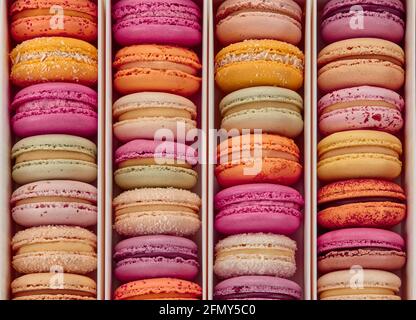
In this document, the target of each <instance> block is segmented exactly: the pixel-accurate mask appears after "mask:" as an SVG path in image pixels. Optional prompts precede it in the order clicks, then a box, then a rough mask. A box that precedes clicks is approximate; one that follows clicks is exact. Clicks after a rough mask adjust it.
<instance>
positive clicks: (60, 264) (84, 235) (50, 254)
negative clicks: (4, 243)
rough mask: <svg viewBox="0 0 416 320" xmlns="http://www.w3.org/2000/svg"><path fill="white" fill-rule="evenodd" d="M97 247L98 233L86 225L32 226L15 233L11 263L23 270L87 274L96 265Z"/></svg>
mask: <svg viewBox="0 0 416 320" xmlns="http://www.w3.org/2000/svg"><path fill="white" fill-rule="evenodd" d="M96 247H97V237H96V235H95V234H93V233H92V232H90V231H88V230H86V229H84V228H80V227H70V226H42V227H33V228H29V229H25V230H23V231H19V232H18V233H16V234H15V236H14V237H13V239H12V249H13V252H14V256H13V261H12V264H13V267H14V269H15V270H16V271H17V272H20V273H36V272H69V273H77V274H86V273H89V272H92V271H94V270H95V269H96V268H97V255H96Z"/></svg>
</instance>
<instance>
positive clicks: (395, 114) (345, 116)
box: [319, 106, 404, 135]
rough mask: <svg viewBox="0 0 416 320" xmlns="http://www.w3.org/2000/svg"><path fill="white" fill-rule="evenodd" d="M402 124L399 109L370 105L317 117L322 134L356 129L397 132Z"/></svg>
mask: <svg viewBox="0 0 416 320" xmlns="http://www.w3.org/2000/svg"><path fill="white" fill-rule="evenodd" d="M403 125H404V120H403V117H402V115H401V112H400V111H398V110H393V109H390V108H385V107H372V106H365V107H364V106H363V107H353V108H348V109H342V110H335V111H332V112H329V113H326V114H324V115H322V116H321V117H320V119H319V129H320V131H321V133H322V134H324V135H329V134H332V133H335V132H340V131H349V130H356V129H373V130H381V131H385V132H388V133H397V132H399V131H400V130H401V129H402V128H403Z"/></svg>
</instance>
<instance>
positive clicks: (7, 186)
mask: <svg viewBox="0 0 416 320" xmlns="http://www.w3.org/2000/svg"><path fill="white" fill-rule="evenodd" d="M9 2H11V1H9ZM103 3H104V2H103V1H102V0H98V1H97V4H98V13H99V15H98V42H97V46H98V79H99V80H98V84H97V88H96V89H97V90H98V115H99V118H98V124H99V126H98V135H97V141H96V143H97V166H98V178H97V183H96V186H97V189H98V199H97V207H98V208H97V209H98V222H97V227H96V229H95V230H96V234H97V261H98V268H97V271H96V272H95V273H94V277H95V280H96V281H97V299H102V298H103V296H104V199H105V190H104V169H105V168H104V160H105V159H104V151H105V146H104V142H105V140H104V137H105V133H104V116H105V113H104V92H105V90H104V83H105V73H104V69H105V68H104V62H105V60H104V53H105V52H104V39H105V38H104V7H103ZM0 6H1V7H0V19H1V20H0V32H1V39H2V43H4V44H5V45H2V46H1V48H0V50H1V53H0V59H1V61H0V63H1V66H2V68H1V72H0V101H1V106H2V108H0V109H1V111H0V131H1V137H2V143H1V144H0V168H1V175H0V184H1V186H2V187H1V188H0V208H1V209H2V210H1V214H0V229H1V232H0V234H1V235H0V300H5V299H9V298H10V281H11V280H12V277H13V271H12V270H11V263H10V261H11V252H10V239H11V237H12V235H13V233H14V229H15V227H16V225H15V223H14V222H13V221H12V219H11V214H10V205H9V203H10V195H11V193H12V191H13V184H12V179H11V165H12V163H11V159H10V150H11V146H12V141H13V140H14V137H13V135H12V133H11V129H10V124H9V123H10V122H9V117H10V115H9V105H10V99H11V97H10V95H11V84H10V82H9V52H10V49H12V47H11V40H10V38H9V31H8V29H9V26H8V7H9V6H8V1H1V3H0Z"/></svg>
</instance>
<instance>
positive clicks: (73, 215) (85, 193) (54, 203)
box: [10, 180, 97, 227]
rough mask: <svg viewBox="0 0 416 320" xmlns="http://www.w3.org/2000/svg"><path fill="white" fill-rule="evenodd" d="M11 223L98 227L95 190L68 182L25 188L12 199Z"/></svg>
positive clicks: (17, 190)
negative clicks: (96, 225)
mask: <svg viewBox="0 0 416 320" xmlns="http://www.w3.org/2000/svg"><path fill="white" fill-rule="evenodd" d="M10 202H11V205H12V217H13V220H14V221H15V222H16V223H17V224H19V225H21V226H24V227H36V226H41V225H72V226H80V227H89V226H93V225H95V224H97V188H96V187H94V186H92V185H90V184H87V183H83V182H78V181H71V180H47V181H38V182H33V183H29V184H26V185H24V186H22V187H20V188H18V189H16V191H14V192H13V194H12V197H11V200H10Z"/></svg>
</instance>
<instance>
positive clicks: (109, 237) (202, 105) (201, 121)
mask: <svg viewBox="0 0 416 320" xmlns="http://www.w3.org/2000/svg"><path fill="white" fill-rule="evenodd" d="M209 1H210V0H197V1H195V2H196V3H198V4H199V5H200V8H201V12H202V14H203V18H202V19H203V26H202V28H203V37H202V39H203V41H202V44H201V46H200V47H198V48H192V49H193V50H195V51H196V52H197V53H198V55H199V58H200V60H201V63H202V66H203V69H202V72H201V76H202V86H201V92H200V94H199V95H197V96H196V97H193V98H192V100H193V102H194V103H195V104H196V106H197V108H198V109H197V110H198V119H197V123H198V128H200V129H202V131H203V132H207V116H206V115H207V114H208V110H207V92H208V91H207V83H208V69H207V53H208V41H207V40H208V27H207V24H208V16H207V13H208V11H207V7H208V3H209ZM111 2H112V1H111V0H109V1H107V7H106V32H107V33H106V93H107V94H106V141H107V144H106V164H105V167H106V194H107V198H106V201H105V202H106V206H105V217H106V234H105V243H106V248H105V252H106V259H105V271H106V272H105V279H106V287H105V299H107V300H109V299H111V298H112V296H113V292H114V290H115V289H116V288H117V286H118V285H119V283H118V282H117V281H116V280H115V279H114V278H113V274H112V263H113V261H112V256H113V246H114V245H115V244H116V243H117V242H118V240H119V237H118V235H117V234H116V233H115V232H114V231H113V228H112V225H113V208H112V198H113V197H114V196H116V195H118V194H119V193H120V190H119V189H118V188H117V187H116V186H115V185H114V183H113V154H114V151H115V149H116V148H117V147H118V146H120V144H119V142H117V141H116V140H115V139H114V138H113V132H112V104H113V102H115V101H116V100H117V98H119V96H118V95H117V93H116V92H115V91H114V90H113V86H112V82H113V79H112V78H113V70H112V61H113V57H114V54H115V53H116V50H118V49H120V47H118V46H117V45H116V44H115V42H114V41H113V39H112V32H111V31H112V25H111V10H110V8H111ZM198 151H199V154H200V159H206V158H207V141H206V139H203V140H202V141H201V144H200V148H199V150H198ZM204 162H206V160H205V161H204ZM196 169H197V171H198V177H199V178H198V185H197V187H196V188H194V189H193V190H192V191H194V192H196V193H197V194H199V195H200V196H201V200H202V207H201V211H200V217H201V221H202V227H201V230H200V231H199V233H198V234H197V236H196V237H194V238H193V240H194V241H195V242H196V243H197V245H198V248H199V264H200V273H199V276H198V278H197V279H196V281H195V282H197V283H198V284H200V285H201V286H202V289H203V290H202V292H203V299H206V297H207V291H206V279H207V268H208V265H207V259H206V251H207V229H206V226H207V198H206V193H204V192H203V190H206V186H207V171H206V169H205V167H204V166H203V165H201V164H199V165H198V166H197V168H196Z"/></svg>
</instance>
